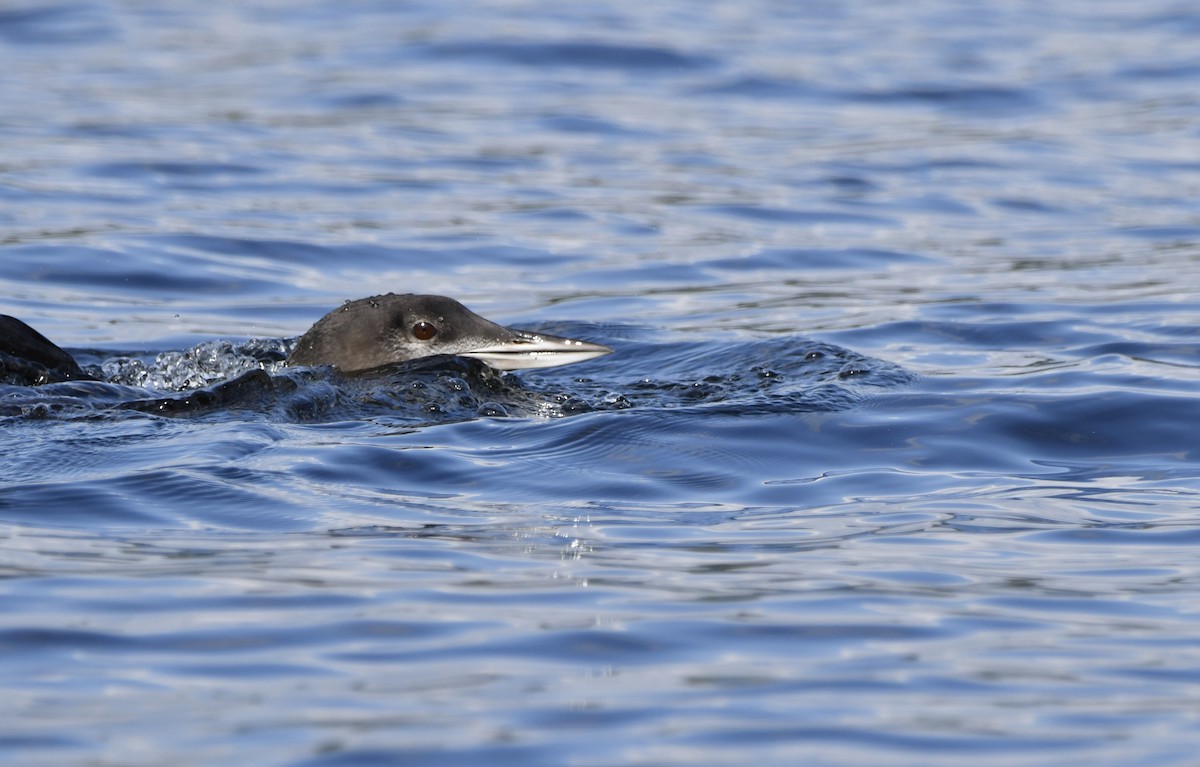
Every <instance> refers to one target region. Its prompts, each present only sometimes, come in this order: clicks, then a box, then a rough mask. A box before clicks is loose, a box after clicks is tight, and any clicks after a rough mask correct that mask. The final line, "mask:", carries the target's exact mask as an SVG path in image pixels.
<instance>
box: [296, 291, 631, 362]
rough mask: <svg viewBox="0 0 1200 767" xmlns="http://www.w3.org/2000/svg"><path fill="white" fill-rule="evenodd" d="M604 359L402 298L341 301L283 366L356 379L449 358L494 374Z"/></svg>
mask: <svg viewBox="0 0 1200 767" xmlns="http://www.w3.org/2000/svg"><path fill="white" fill-rule="evenodd" d="M611 352H612V349H610V348H608V347H607V346H602V345H601V344H593V343H589V342H588V341H577V340H575V339H573V338H560V337H558V336H551V335H546V334H545V333H531V332H528V331H524V330H513V329H510V328H506V327H504V326H503V325H497V324H496V323H494V322H491V321H489V320H485V319H484V318H483V317H480V316H479V315H478V314H475V313H474V312H472V311H471V310H470V309H468V308H467V307H465V306H463V305H462V304H460V303H459V302H457V301H455V300H454V299H452V298H446V297H444V296H422V295H414V294H412V293H406V294H404V295H396V294H394V293H388V294H387V295H384V296H373V297H371V298H361V299H359V300H357V301H348V302H347V303H345V304H343V305H342V306H341V307H339V308H337V309H334V310H333V311H332V312H330V313H329V314H326V315H325V316H324V317H322V318H321V319H319V320H317V322H316V324H314V325H313V326H312V327H311V328H310V329H309V331H308V332H307V333H305V334H304V335H303V336H301V338H300V341H299V342H298V343H297V344H296V348H295V350H294V351H293V352H292V354H291V356H290V357H288V360H287V364H289V365H332V366H334V367H336V368H338V370H340V371H341V372H343V373H359V372H363V371H367V370H372V369H374V368H379V367H383V366H385V365H391V364H393V363H396V362H404V361H406V360H413V359H419V358H421V357H431V356H434V355H437V354H453V355H457V356H460V357H474V358H475V359H478V360H482V361H483V362H484V363H486V364H487V365H488V366H489V367H492V368H495V369H497V370H525V369H529V368H548V367H555V366H557V365H566V364H568V363H571V362H582V361H583V360H589V359H592V358H593V357H600V356H603V355H605V354H609V353H611Z"/></svg>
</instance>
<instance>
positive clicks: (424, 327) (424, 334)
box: [412, 322, 438, 341]
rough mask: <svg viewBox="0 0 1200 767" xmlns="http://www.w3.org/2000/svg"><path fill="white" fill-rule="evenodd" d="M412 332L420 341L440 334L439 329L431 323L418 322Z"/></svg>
mask: <svg viewBox="0 0 1200 767" xmlns="http://www.w3.org/2000/svg"><path fill="white" fill-rule="evenodd" d="M412 334H413V337H414V338H416V339H417V340H418V341H428V340H429V339H431V338H433V337H434V336H436V335H437V334H438V329H437V327H436V326H435V325H433V324H431V323H428V322H418V323H417V324H416V325H413V327H412Z"/></svg>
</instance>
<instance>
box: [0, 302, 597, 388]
mask: <svg viewBox="0 0 1200 767" xmlns="http://www.w3.org/2000/svg"><path fill="white" fill-rule="evenodd" d="M611 352H612V349H610V348H609V347H607V346H603V345H601V344H594V343H590V342H588V341H578V340H576V339H573V338H562V337H559V336H552V335H548V334H546V333H533V332H529V331H525V330H514V329H511V328H506V327H504V326H503V325H497V324H496V323H494V322H491V321H489V320H485V319H484V318H483V317H480V316H479V315H478V314H475V313H474V312H472V311H471V310H470V309H468V308H467V307H465V306H463V305H462V304H460V303H459V302H458V301H455V300H454V299H452V298H446V297H445V296H426V295H415V294H412V293H406V294H403V295H397V294H395V293H388V294H387V295H382V296H372V297H370V298H361V299H359V300H357V301H348V302H347V303H345V304H343V305H342V306H341V307H339V308H337V309H334V310H333V311H332V312H330V313H329V314H326V315H325V316H324V317H322V318H321V319H319V320H317V322H316V324H314V325H313V326H312V327H311V328H309V330H308V332H307V333H305V334H304V335H303V336H301V337H300V340H299V341H298V342H297V343H296V347H295V349H294V350H293V351H292V354H291V356H290V357H288V358H287V361H286V363H285V364H287V365H291V366H297V367H299V366H303V367H319V366H324V365H329V366H332V367H334V368H337V369H338V370H339V371H340V372H342V373H343V374H347V375H355V374H360V373H366V372H368V371H371V370H375V369H377V368H382V367H385V366H387V365H392V364H394V363H397V362H404V361H407V360H414V359H420V358H422V357H432V356H435V355H440V354H447V355H455V356H459V357H472V358H474V359H477V360H480V361H482V362H483V363H484V364H486V365H487V366H489V367H491V368H494V369H496V370H501V371H509V370H527V369H531V368H548V367H555V366H558V365H566V364H569V363H572V362H582V361H584V360H589V359H593V358H595V357H601V356H603V355H605V354H610V353H611ZM71 380H95V379H94V378H93V377H92V376H90V375H88V374H87V373H86V372H85V371H84V370H83V369H82V368H80V367H79V363H77V362H76V361H75V359H74V358H73V357H72V356H71V355H70V354H68V353H67V352H65V351H63V350H62V349H61V348H59V347H58V346H56V345H55V344H54V343H53V342H51V341H50V340H49V339H47V338H46V337H45V336H43V335H42V334H41V333H39V332H37V331H36V330H34V329H33V328H31V327H30V326H29V325H26V324H25V323H24V322H22V321H21V320H19V319H17V318H15V317H9V316H8V315H3V314H0V383H21V384H26V385H40V384H45V383H56V382H61V381H71Z"/></svg>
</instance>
